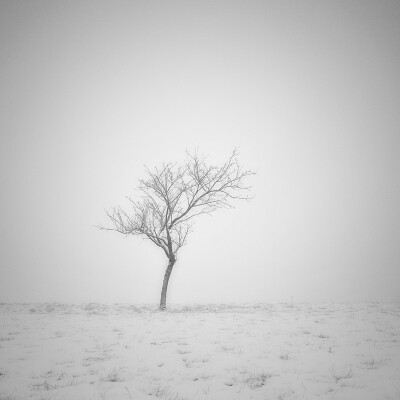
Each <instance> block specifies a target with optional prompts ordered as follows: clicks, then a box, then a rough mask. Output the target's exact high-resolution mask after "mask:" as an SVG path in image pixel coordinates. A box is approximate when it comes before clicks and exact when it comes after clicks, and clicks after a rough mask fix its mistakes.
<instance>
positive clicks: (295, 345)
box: [0, 303, 400, 400]
mask: <svg viewBox="0 0 400 400" xmlns="http://www.w3.org/2000/svg"><path fill="white" fill-rule="evenodd" d="M0 322H1V326H0V399H1V400H6V399H7V400H22V399H23V400H27V399H34V400H35V399H38V400H39V399H46V400H97V399H99V400H102V399H113V400H114V399H115V400H117V399H121V400H122V399H126V400H130V399H135V400H136V399H137V400H141V399H153V400H154V399H160V400H186V399H198V400H202V399H210V400H211V399H215V400H216V399H218V400H235V399H246V400H247V399H254V400H267V399H271V400H289V399H335V400H340V399H342V400H344V399H348V400H358V399H360V400H361V399H362V400H378V399H396V400H397V399H400V304H397V303H385V304H382V303H379V304H361V305H360V304H319V305H310V304H297V305H296V304H295V305H293V306H292V305H288V304H275V305H266V304H253V305H249V304H245V305H240V306H239V305H207V306H206V305H202V306H188V307H177V306H175V307H170V309H169V311H167V312H159V311H157V310H156V306H132V305H125V304H115V305H102V304H85V305H66V304H1V305H0Z"/></svg>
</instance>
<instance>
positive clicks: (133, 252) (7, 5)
mask: <svg viewBox="0 0 400 400" xmlns="http://www.w3.org/2000/svg"><path fill="white" fill-rule="evenodd" d="M399 21H400V3H399V2H396V1H393V2H391V1H375V2H368V1H293V2H288V1H251V0H250V1H231V0H229V1H228V0H227V1H220V0H214V1H208V0H201V1H153V0H149V1H120V0H116V1H102V0H100V1H99V0H96V1H11V0H10V1H8V0H6V1H1V2H0V71H1V76H0V85H1V86H0V102H1V108H0V110H1V119H0V134H1V139H0V140H1V142H0V163H1V172H0V182H1V198H0V205H1V210H2V216H1V222H0V235H1V241H0V243H1V245H0V301H19V302H33V301H67V302H82V301H84V302H91V301H98V302H102V301H103V302H135V303H149V302H151V303H153V302H154V303H155V302H158V300H159V292H160V289H161V284H162V277H163V272H164V269H165V267H166V261H167V260H166V259H165V256H164V254H163V253H162V251H161V250H160V249H159V248H157V247H155V246H154V245H153V244H152V243H150V242H148V241H143V240H141V239H139V238H137V237H130V238H124V237H122V236H121V235H118V234H117V233H112V232H105V231H99V230H97V229H96V228H95V225H97V224H104V225H106V224H107V218H106V216H105V212H104V209H110V208H112V207H113V206H115V205H118V204H121V205H122V204H124V197H125V196H127V195H132V194H133V189H134V188H135V186H136V184H137V178H140V177H142V176H143V174H144V164H146V165H147V166H149V167H152V166H154V165H157V164H159V163H161V162H162V161H180V160H183V158H184V154H185V150H186V149H194V148H197V147H198V148H199V150H200V151H201V152H203V153H207V154H209V157H210V160H212V161H215V162H221V161H222V160H224V158H226V157H227V156H228V155H229V153H230V152H231V151H232V150H233V148H234V147H239V152H240V160H241V162H242V164H244V165H245V166H246V167H247V168H250V169H253V170H256V171H257V175H256V176H255V177H254V178H252V179H251V180H249V183H251V184H252V185H253V193H254V194H255V199H254V200H253V201H251V202H249V203H246V202H243V203H236V208H235V209H233V210H219V211H217V212H215V213H214V214H213V216H212V217H208V216H202V217H201V218H199V219H198V220H197V223H196V225H195V227H194V233H192V235H191V236H190V237H189V240H188V244H187V246H185V247H184V248H183V249H182V250H181V252H180V254H179V258H178V263H177V264H176V266H175V268H174V271H173V273H172V276H171V281H170V286H169V291H168V301H169V302H175V303H195V302H203V303H208V302H229V301H237V302H242V301H249V302H250V301H251V302H253V301H262V302H277V301H291V298H292V297H293V299H294V302H296V301H354V302H358V301H392V300H396V301H399V300H400V295H399V293H400V292H399V290H398V287H399V284H400V264H399V262H400V246H399V239H400V217H399V216H400V212H399V211H400V210H399V204H400V192H399V183H400V182H399V178H400V161H399V156H400V147H399V145H400V139H399V135H400V132H399V127H400V107H399V106H400V79H399V71H400V41H399V38H400V25H399Z"/></svg>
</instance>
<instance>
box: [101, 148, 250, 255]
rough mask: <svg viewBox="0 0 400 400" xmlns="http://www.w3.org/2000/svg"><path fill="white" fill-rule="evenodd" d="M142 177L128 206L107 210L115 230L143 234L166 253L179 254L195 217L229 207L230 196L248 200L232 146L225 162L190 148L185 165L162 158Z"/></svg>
mask: <svg viewBox="0 0 400 400" xmlns="http://www.w3.org/2000/svg"><path fill="white" fill-rule="evenodd" d="M146 172H147V177H146V178H144V179H139V186H138V188H137V189H138V191H139V196H138V199H137V200H134V199H133V198H130V197H128V199H129V201H130V205H131V207H130V209H129V210H123V209H122V208H121V207H115V208H114V209H113V210H112V211H111V212H107V215H108V217H109V218H110V220H111V221H112V224H113V228H104V227H100V229H107V230H114V231H117V232H120V233H122V234H124V235H141V236H144V237H145V238H147V239H150V240H151V241H152V242H153V243H154V244H155V245H157V246H158V247H160V248H161V249H162V250H163V251H164V252H165V254H166V256H167V257H168V258H170V257H171V256H173V257H176V255H177V252H178V250H179V249H180V248H181V247H182V246H183V245H184V244H185V243H186V239H187V236H188V234H189V233H190V231H191V226H192V224H191V223H192V221H191V220H192V218H193V217H195V216H198V215H201V214H209V213H211V212H212V211H215V210H216V209H218V208H222V207H230V206H231V204H230V201H231V200H232V199H243V200H249V198H250V197H249V196H248V191H249V189H250V186H247V185H245V182H244V181H245V178H246V177H248V176H249V175H253V174H254V172H252V171H248V170H243V169H242V167H241V166H240V164H239V162H238V159H237V151H236V150H235V151H233V152H232V154H231V156H230V157H229V159H228V160H227V161H226V162H225V163H224V164H223V165H222V166H215V165H210V164H208V163H207V159H206V157H200V156H199V155H198V154H197V153H194V154H192V153H187V158H186V161H185V162H184V163H183V164H182V165H177V164H175V163H167V164H163V165H162V166H161V168H155V169H154V170H153V171H150V170H149V169H148V168H146Z"/></svg>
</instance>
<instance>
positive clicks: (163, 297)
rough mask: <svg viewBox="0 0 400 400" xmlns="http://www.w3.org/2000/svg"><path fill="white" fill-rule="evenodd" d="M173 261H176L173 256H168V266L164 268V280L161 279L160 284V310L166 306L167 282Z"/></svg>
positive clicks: (163, 309)
mask: <svg viewBox="0 0 400 400" xmlns="http://www.w3.org/2000/svg"><path fill="white" fill-rule="evenodd" d="M175 262H176V259H175V257H174V256H171V257H170V258H169V262H168V267H167V269H166V270H165V274H164V281H163V285H162V289H161V300H160V311H165V310H166V308H167V289H168V282H169V277H170V276H171V272H172V268H173V267H174V264H175Z"/></svg>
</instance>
